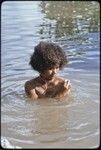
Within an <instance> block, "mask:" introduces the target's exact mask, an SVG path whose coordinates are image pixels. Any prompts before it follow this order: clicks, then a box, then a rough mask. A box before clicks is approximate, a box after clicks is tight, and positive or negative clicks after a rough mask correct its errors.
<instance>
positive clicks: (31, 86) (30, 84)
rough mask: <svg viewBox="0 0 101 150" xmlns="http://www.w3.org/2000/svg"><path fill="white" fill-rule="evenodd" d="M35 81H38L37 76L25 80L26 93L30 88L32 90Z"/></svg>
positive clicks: (35, 83)
mask: <svg viewBox="0 0 101 150" xmlns="http://www.w3.org/2000/svg"><path fill="white" fill-rule="evenodd" d="M37 83H38V78H35V79H32V80H29V81H26V82H25V91H26V93H29V92H30V91H31V90H33V89H34V88H35V87H36V85H37Z"/></svg>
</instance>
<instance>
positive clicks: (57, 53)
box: [29, 42, 68, 73]
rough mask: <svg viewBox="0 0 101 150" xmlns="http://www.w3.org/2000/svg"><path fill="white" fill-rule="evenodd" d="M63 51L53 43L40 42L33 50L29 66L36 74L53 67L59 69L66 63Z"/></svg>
mask: <svg viewBox="0 0 101 150" xmlns="http://www.w3.org/2000/svg"><path fill="white" fill-rule="evenodd" d="M67 62H68V61H67V57H66V54H65V52H64V51H63V49H62V48H61V47H60V46H58V45H57V44H55V43H49V42H40V43H39V44H38V45H37V46H36V47H35V49H34V53H33V54H32V56H31V58H30V62H29V64H30V65H31V66H32V68H33V69H34V70H36V71H38V72H40V73H41V72H43V71H45V70H47V69H50V68H52V67H53V66H59V68H60V69H61V68H62V67H63V66H64V65H65V64H66V63H67Z"/></svg>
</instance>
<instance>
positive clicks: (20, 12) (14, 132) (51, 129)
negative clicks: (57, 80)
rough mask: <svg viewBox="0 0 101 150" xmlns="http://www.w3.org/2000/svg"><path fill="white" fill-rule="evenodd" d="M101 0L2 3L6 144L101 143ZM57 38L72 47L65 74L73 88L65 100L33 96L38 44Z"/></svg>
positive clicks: (57, 145) (59, 145) (86, 145)
mask: <svg viewBox="0 0 101 150" xmlns="http://www.w3.org/2000/svg"><path fill="white" fill-rule="evenodd" d="M99 22H100V19H99V3H98V2H83V4H82V2H79V3H78V2H52V1H51V2H50V1H49V2H48V1H46V2H41V1H38V2H37V1H34V2H31V1H29V2H28V1H25V2H18V1H16V2H12V1H8V2H7V1H5V2H3V3H2V10H1V137H2V139H3V140H2V143H1V144H2V146H3V147H10V146H11V147H15V148H17V147H21V148H64V147H65V148H95V147H98V146H99V140H100V138H99V130H100V128H99V117H100V115H99V110H100V105H99V103H100V102H99V99H100V92H99V90H100V84H99V80H100V79H99V74H100V73H99V65H100V60H99V55H100V52H99V40H100V37H99V24H100V23H99ZM42 40H43V41H52V42H56V43H57V44H59V45H61V46H62V47H63V48H64V50H65V51H66V54H67V57H68V59H69V64H68V65H66V66H65V67H64V69H63V70H61V71H60V75H61V76H62V77H64V78H67V79H70V80H71V84H72V90H71V94H70V96H69V97H66V98H64V100H61V101H56V100H55V99H43V100H39V101H31V100H29V99H28V98H27V97H26V95H25V92H24V83H25V82H26V81H27V80H30V79H31V78H33V77H36V76H37V75H38V73H37V72H35V71H33V70H32V69H31V67H30V66H29V64H28V63H29V58H30V55H31V54H32V52H33V47H34V46H35V45H36V44H38V43H39V42H40V41H42Z"/></svg>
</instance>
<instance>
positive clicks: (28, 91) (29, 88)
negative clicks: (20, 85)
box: [25, 81, 38, 100]
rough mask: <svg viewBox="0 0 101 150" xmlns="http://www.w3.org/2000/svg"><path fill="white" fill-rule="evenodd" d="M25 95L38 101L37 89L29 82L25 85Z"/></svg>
mask: <svg viewBox="0 0 101 150" xmlns="http://www.w3.org/2000/svg"><path fill="white" fill-rule="evenodd" d="M25 93H26V95H27V96H28V97H29V98H31V99H34V100H35V99H38V95H37V94H36V91H35V89H34V88H33V87H32V85H31V83H30V82H29V81H27V82H26V83H25Z"/></svg>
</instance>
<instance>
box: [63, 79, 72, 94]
mask: <svg viewBox="0 0 101 150" xmlns="http://www.w3.org/2000/svg"><path fill="white" fill-rule="evenodd" d="M63 87H64V88H65V89H66V90H67V92H68V93H69V92H70V88H71V83H70V80H65V82H64V84H63Z"/></svg>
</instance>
